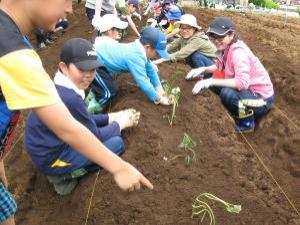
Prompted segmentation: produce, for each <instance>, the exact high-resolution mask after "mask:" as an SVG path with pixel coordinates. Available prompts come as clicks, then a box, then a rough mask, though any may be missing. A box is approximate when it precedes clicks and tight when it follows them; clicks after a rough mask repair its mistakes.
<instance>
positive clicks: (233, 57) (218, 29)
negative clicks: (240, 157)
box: [186, 17, 274, 131]
mask: <svg viewBox="0 0 300 225" xmlns="http://www.w3.org/2000/svg"><path fill="white" fill-rule="evenodd" d="M207 34H208V36H209V37H210V39H211V41H212V42H213V43H214V45H215V46H216V48H217V51H218V55H219V57H218V61H217V63H216V65H213V66H208V67H200V68H197V69H193V70H192V71H191V72H189V73H188V74H187V76H186V79H191V78H197V77H199V76H200V75H201V74H202V73H213V72H214V75H213V78H209V79H204V80H200V81H198V82H197V83H196V84H195V86H194V88H193V91H192V92H193V94H198V93H199V92H200V91H201V90H202V89H205V88H210V87H213V88H212V90H213V91H214V92H215V93H217V94H218V95H219V96H220V98H221V101H222V103H223V105H224V106H225V107H226V108H227V110H228V111H229V112H230V113H231V114H232V115H234V116H235V117H236V126H237V129H238V130H239V131H252V130H253V129H254V126H255V119H257V118H259V117H261V116H263V115H265V114H267V113H268V111H269V110H270V109H271V106H272V103H273V100H274V90H273V84H272V82H271V79H270V77H269V74H268V72H267V71H266V69H265V68H264V66H263V65H262V64H261V62H260V61H259V59H258V58H257V57H256V56H255V55H254V54H253V53H252V51H251V50H250V49H249V47H248V46H247V45H246V44H245V43H244V42H243V41H241V40H239V37H238V34H237V31H236V27H235V24H234V22H233V21H231V20H230V19H229V18H228V17H219V18H217V19H215V20H214V21H213V22H212V23H211V24H210V27H209V29H208V31H207Z"/></svg>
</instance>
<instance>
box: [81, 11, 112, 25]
mask: <svg viewBox="0 0 300 225" xmlns="http://www.w3.org/2000/svg"><path fill="white" fill-rule="evenodd" d="M109 13H112V12H108V11H105V10H101V12H100V16H101V17H102V16H104V15H105V14H109ZM85 14H86V15H87V17H88V19H89V21H90V22H92V20H93V18H94V15H95V9H90V8H85Z"/></svg>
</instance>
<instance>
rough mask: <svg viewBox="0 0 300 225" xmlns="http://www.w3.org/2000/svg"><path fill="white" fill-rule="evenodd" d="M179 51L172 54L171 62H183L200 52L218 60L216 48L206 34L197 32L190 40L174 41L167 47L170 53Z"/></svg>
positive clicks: (179, 39)
mask: <svg viewBox="0 0 300 225" xmlns="http://www.w3.org/2000/svg"><path fill="white" fill-rule="evenodd" d="M177 49H179V50H178V51H177V52H174V53H172V54H170V60H171V61H173V62H176V61H179V60H183V59H185V58H187V57H188V56H190V55H191V54H193V53H194V52H196V51H198V52H199V53H201V54H203V55H205V56H207V57H209V58H216V51H217V49H216V47H215V46H214V45H213V43H211V42H210V40H209V38H208V37H207V35H205V34H204V32H199V31H198V32H195V33H194V34H193V36H192V37H190V38H189V39H184V38H182V37H180V38H178V39H177V40H175V41H173V42H172V43H170V44H169V45H168V46H167V50H168V52H172V51H174V50H177Z"/></svg>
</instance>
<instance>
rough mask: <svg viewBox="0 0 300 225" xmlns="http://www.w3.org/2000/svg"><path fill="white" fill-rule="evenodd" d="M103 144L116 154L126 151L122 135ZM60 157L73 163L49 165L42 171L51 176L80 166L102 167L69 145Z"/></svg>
mask: <svg viewBox="0 0 300 225" xmlns="http://www.w3.org/2000/svg"><path fill="white" fill-rule="evenodd" d="M103 144H104V145H105V146H106V147H107V148H108V149H109V150H111V151H112V152H113V153H115V154H116V155H121V154H122V153H124V150H125V144H124V142H123V139H122V138H121V137H120V136H115V137H112V138H110V139H108V140H107V141H104V142H103ZM58 159H59V160H61V161H63V162H66V163H70V164H71V165H70V166H66V167H51V165H49V167H48V169H47V171H42V172H43V173H44V174H46V175H50V176H62V175H66V174H70V173H71V172H73V171H74V170H77V169H80V168H87V170H88V171H89V172H92V171H96V170H97V169H99V168H100V167H99V166H98V165H96V164H95V163H93V162H92V161H90V160H88V159H87V158H85V157H84V156H82V155H81V154H80V153H79V152H77V151H75V150H73V149H72V148H71V147H69V146H68V147H66V148H65V149H64V150H63V151H62V153H61V154H60V156H59V157H58Z"/></svg>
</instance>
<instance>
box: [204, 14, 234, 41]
mask: <svg viewBox="0 0 300 225" xmlns="http://www.w3.org/2000/svg"><path fill="white" fill-rule="evenodd" d="M234 30H235V24H234V22H233V21H232V20H231V19H229V18H228V17H227V16H221V17H218V18H217V19H215V20H213V21H212V22H211V24H210V26H209V28H208V31H207V34H210V33H211V34H217V35H220V36H222V35H225V34H227V33H228V32H229V31H234Z"/></svg>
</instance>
